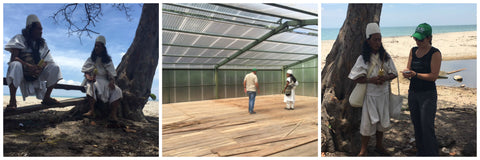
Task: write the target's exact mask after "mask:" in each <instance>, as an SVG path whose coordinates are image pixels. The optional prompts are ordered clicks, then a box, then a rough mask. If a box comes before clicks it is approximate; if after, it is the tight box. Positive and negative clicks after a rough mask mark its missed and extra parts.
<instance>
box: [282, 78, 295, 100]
mask: <svg viewBox="0 0 480 160" xmlns="http://www.w3.org/2000/svg"><path fill="white" fill-rule="evenodd" d="M287 82H288V83H289V84H292V83H293V80H292V79H291V78H290V77H288V78H287ZM297 86H298V81H296V82H295V86H294V87H293V88H292V93H291V94H290V96H287V95H284V97H283V102H288V101H292V102H295V88H297Z"/></svg>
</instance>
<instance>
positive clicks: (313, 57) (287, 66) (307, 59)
mask: <svg viewBox="0 0 480 160" xmlns="http://www.w3.org/2000/svg"><path fill="white" fill-rule="evenodd" d="M315 58H318V55H313V56H312V57H308V58H306V59H303V60H301V61H298V62H295V63H292V64H289V65H285V66H283V68H289V67H292V66H295V65H297V64H300V63H303V62H306V61H309V60H312V59H315Z"/></svg>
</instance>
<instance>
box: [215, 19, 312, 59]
mask: <svg viewBox="0 0 480 160" xmlns="http://www.w3.org/2000/svg"><path fill="white" fill-rule="evenodd" d="M317 23H318V20H317V19H310V20H301V21H287V22H285V23H283V24H282V25H280V26H278V27H277V28H274V29H273V30H271V31H270V32H268V33H266V34H265V35H263V36H262V37H260V38H259V39H258V40H256V41H255V42H253V43H250V44H249V45H247V46H246V47H245V48H243V49H241V50H239V51H237V52H236V53H235V54H233V55H232V56H230V57H229V58H227V59H226V60H224V61H222V62H220V63H219V64H218V65H216V66H215V68H220V67H221V66H222V65H225V64H227V63H228V62H230V61H232V60H233V59H235V58H237V57H238V56H240V55H241V54H243V53H245V52H246V51H248V50H250V49H252V48H253V47H255V46H257V45H258V44H260V43H262V42H263V41H265V40H267V39H268V38H270V37H272V36H273V35H275V34H277V33H280V32H282V31H283V30H284V29H287V28H288V26H303V25H311V24H317Z"/></svg>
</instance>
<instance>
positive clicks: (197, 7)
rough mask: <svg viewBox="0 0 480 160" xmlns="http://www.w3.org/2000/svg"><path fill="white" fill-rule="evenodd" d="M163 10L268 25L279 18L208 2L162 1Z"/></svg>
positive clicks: (276, 21)
mask: <svg viewBox="0 0 480 160" xmlns="http://www.w3.org/2000/svg"><path fill="white" fill-rule="evenodd" d="M163 10H169V11H171V12H175V11H176V12H186V13H191V14H195V15H198V16H205V17H212V18H216V19H225V20H230V21H237V22H239V23H241V22H244V23H250V24H257V25H263V26H268V27H276V26H278V25H279V23H278V20H280V18H278V17H272V16H265V15H261V14H253V13H248V12H243V11H239V10H235V9H231V8H226V7H222V6H218V5H213V4H208V3H182V4H168V3H164V4H163Z"/></svg>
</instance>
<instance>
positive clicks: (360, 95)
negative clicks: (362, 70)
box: [348, 63, 375, 107]
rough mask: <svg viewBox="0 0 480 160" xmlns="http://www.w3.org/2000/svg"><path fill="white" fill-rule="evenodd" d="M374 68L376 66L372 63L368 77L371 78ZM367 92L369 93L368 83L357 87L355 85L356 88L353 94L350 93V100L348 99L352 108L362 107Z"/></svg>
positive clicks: (358, 84)
mask: <svg viewBox="0 0 480 160" xmlns="http://www.w3.org/2000/svg"><path fill="white" fill-rule="evenodd" d="M374 66H375V63H372V65H371V66H370V68H369V69H368V71H367V77H369V76H370V73H372V70H373V67H374ZM366 92H367V83H357V85H355V88H353V91H352V93H350V98H348V102H350V105H351V106H352V107H362V106H363V100H364V99H365V93H366Z"/></svg>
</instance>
